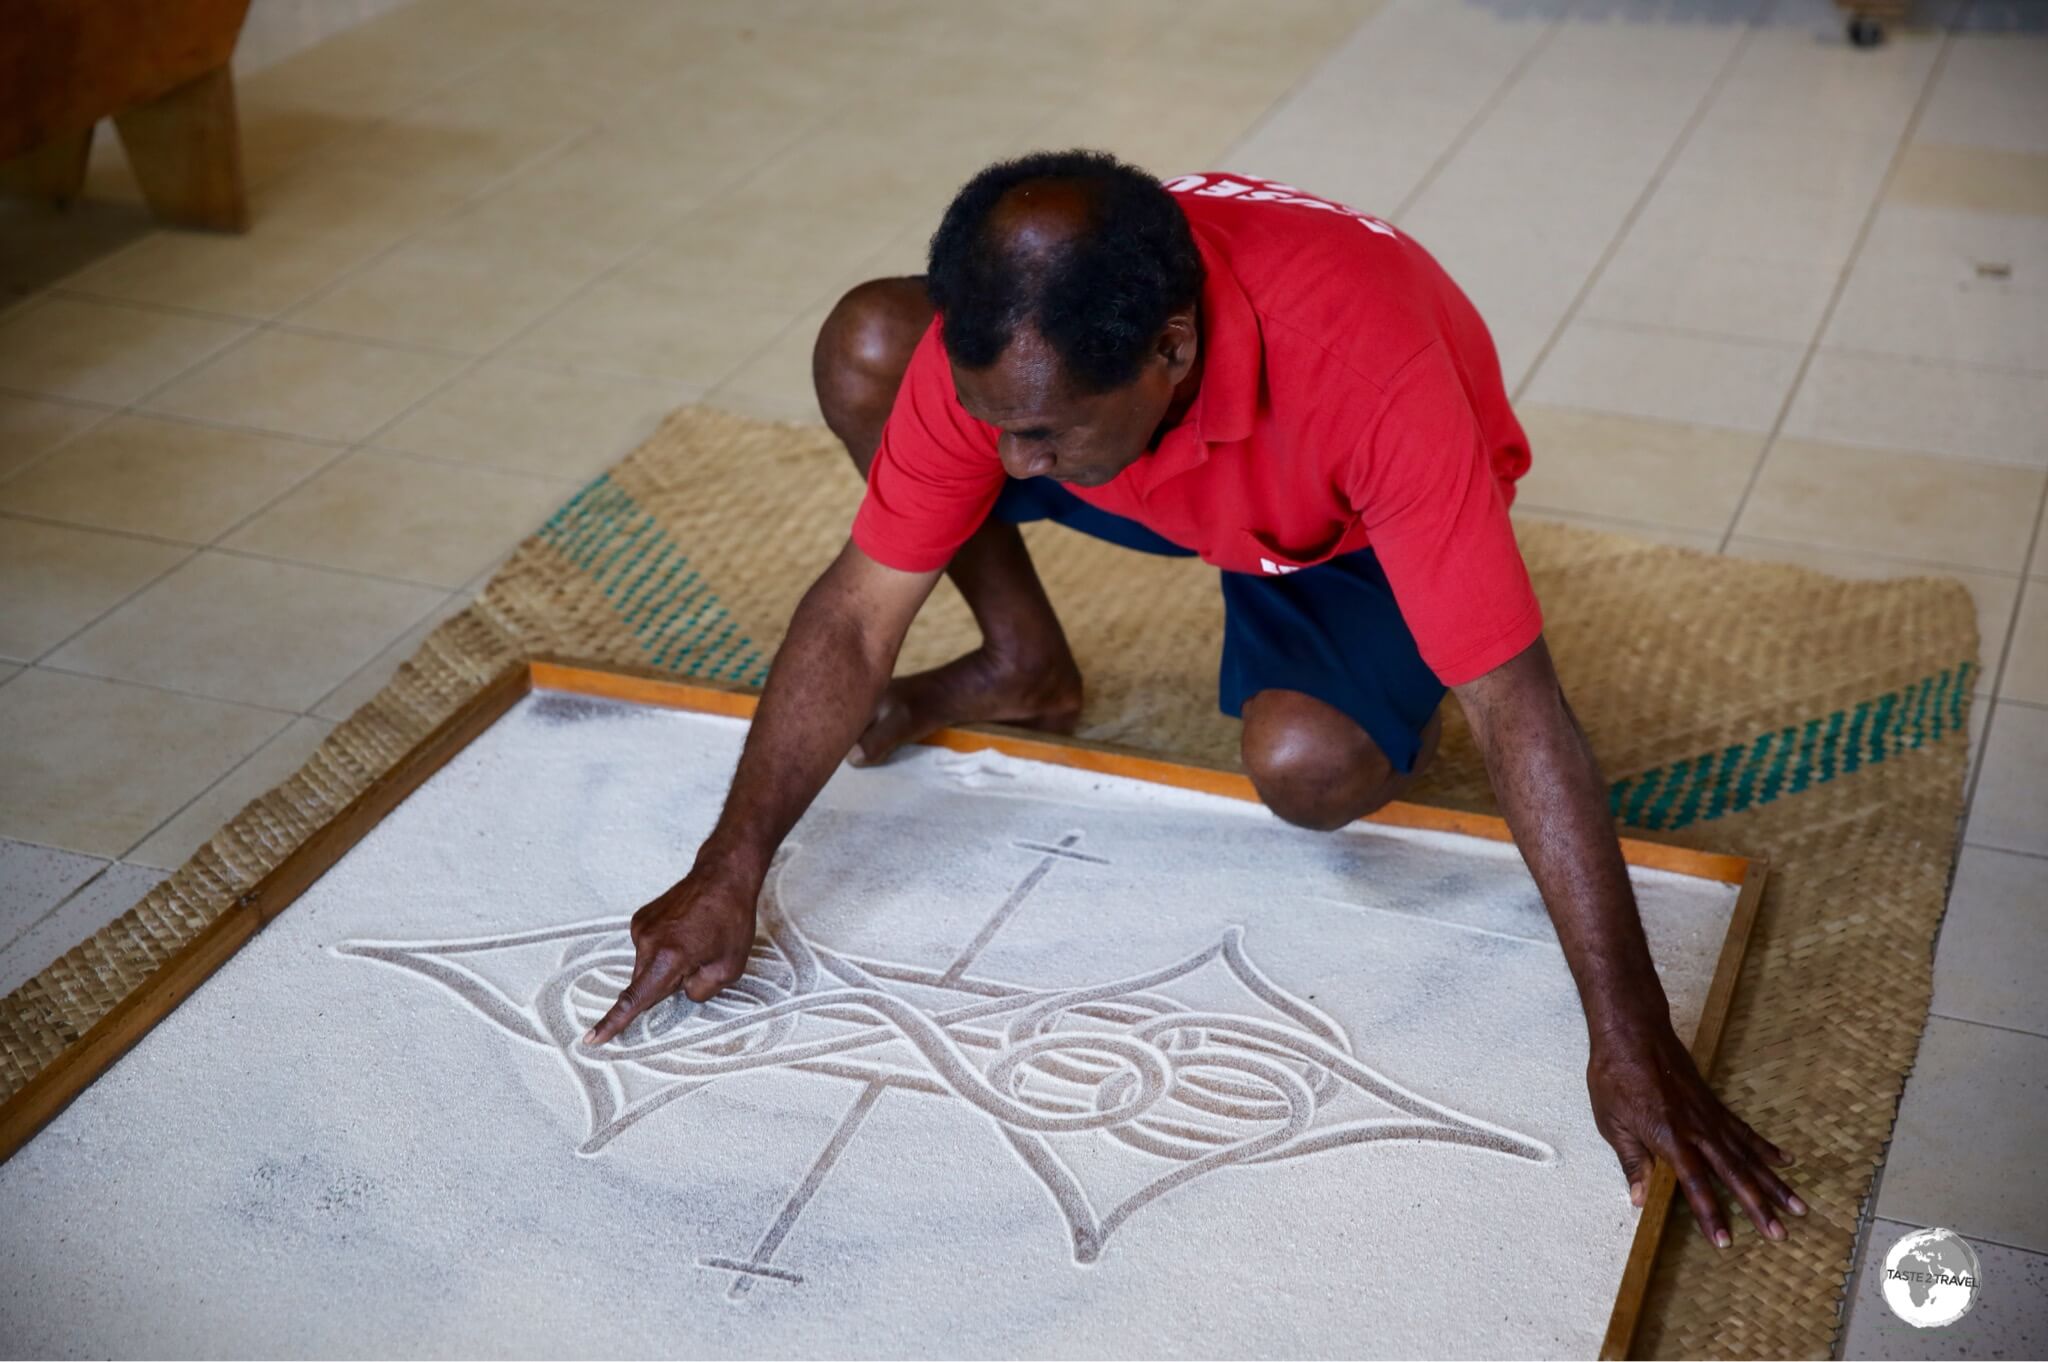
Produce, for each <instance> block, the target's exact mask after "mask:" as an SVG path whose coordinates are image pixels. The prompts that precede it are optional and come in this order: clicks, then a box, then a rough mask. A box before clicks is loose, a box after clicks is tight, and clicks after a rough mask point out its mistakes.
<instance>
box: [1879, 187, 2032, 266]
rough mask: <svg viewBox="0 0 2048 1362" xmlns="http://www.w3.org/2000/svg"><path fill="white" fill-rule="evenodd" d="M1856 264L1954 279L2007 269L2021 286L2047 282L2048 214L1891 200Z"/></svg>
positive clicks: (1884, 205)
mask: <svg viewBox="0 0 2048 1362" xmlns="http://www.w3.org/2000/svg"><path fill="white" fill-rule="evenodd" d="M1856 267H1857V269H1858V270H1859V271H1861V270H1865V269H1868V270H1872V271H1876V272H1879V273H1882V274H1885V275H1889V276H1891V277H1893V278H1900V277H1907V276H1910V277H1913V278H1924V279H1938V280H1942V281H1944V282H1950V283H1953V282H1957V281H1962V280H1971V279H1977V278H1981V277H1984V276H1983V274H1982V273H1981V272H1982V271H1985V270H1989V271H1990V272H1991V273H1992V274H1993V275H1996V274H1999V273H2000V272H2001V271H2003V272H2004V274H2005V276H2006V277H2008V278H2010V279H2011V280H2012V281H2013V282H2014V283H2016V284H2019V285H2021V286H2022V287H2029V288H2039V287H2041V286H2042V285H2043V284H2044V283H2048V217H2036V216H2033V215H2031V214H2024V213H1983V212H1974V211H1972V210H1969V209H1963V208H1937V207H1930V206H1928V205H1925V204H1918V203H1904V202H1900V201H1899V200H1896V199H1893V200H1889V201H1887V202H1885V203H1884V204H1882V205H1880V206H1879V208H1878V210H1877V217H1876V219H1875V220H1873V221H1872V223H1871V224H1870V235H1869V237H1868V238H1866V239H1865V240H1864V243H1863V249H1862V250H1860V251H1858V252H1857V255H1856Z"/></svg>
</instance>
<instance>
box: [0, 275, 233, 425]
mask: <svg viewBox="0 0 2048 1362" xmlns="http://www.w3.org/2000/svg"><path fill="white" fill-rule="evenodd" d="M244 329H245V328H243V327H241V326H238V325H236V324H234V323H232V322H219V321H209V320H206V319H204V318H199V317H185V316H178V315H174V314H172V313H168V312H146V311H143V310H142V309H140V308H132V307H122V306H120V305H118V304H114V303H98V302H90V301H88V300H86V299H83V298H46V299H44V300H42V301H41V302H38V303H34V304H31V305H30V306H28V307H26V308H23V309H22V310H21V311H19V312H15V313H11V314H9V315H8V316H7V317H6V318H5V319H4V320H0V385H5V386H7V387H12V388H23V389H27V390H28V391H30V392H36V393H47V394H49V395H50V396H52V397H76V398H83V399H84V400H86V401H88V402H112V403H125V402H132V401H134V400H135V399H136V398H139V397H141V396H142V395H143V394H144V393H146V392H148V391H149V390H150V389H152V388H154V387H156V386H157V385H158V384H160V383H163V382H164V381H166V380H167V379H171V378H174V377H176V376H177V375H178V374H181V373H183V372H184V371H185V370H187V369H189V368H191V367H192V366H193V365H195V364H197V363H199V362H200V361H201V360H203V359H205V358H206V357H207V356H209V355H211V354H213V353H214V351H216V350H219V349H220V348H221V347H222V346H224V345H226V344H228V343H229V342H230V341H232V340H234V339H235V338H236V337H238V336H241V335H242V334H243V333H244Z"/></svg>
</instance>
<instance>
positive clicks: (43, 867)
mask: <svg viewBox="0 0 2048 1362" xmlns="http://www.w3.org/2000/svg"><path fill="white" fill-rule="evenodd" d="M106 865H107V863H106V862H105V861H103V860H100V859H99V858H98V857H96V856H80V855H77V854H76V853H74V852H69V851H59V850H57V849H56V848H55V847H44V846H37V845H36V844H35V843H33V842H16V841H11V840H9V839H7V838H4V837H0V951H4V950H5V949H6V948H7V946H8V945H9V944H10V943H11V942H13V941H14V939H15V938H16V937H18V936H20V935H21V934H22V933H23V932H25V931H27V930H28V929H29V927H30V926H32V925H33V924H34V923H35V921H36V919H37V918H40V917H41V916H42V915H43V914H45V913H47V912H49V911H50V910H51V909H52V908H55V907H56V906H57V905H58V904H60V903H62V902H63V901H64V900H65V899H67V898H70V897H71V893H72V891H73V890H75V889H77V888H78V886H79V885H81V884H84V883H85V882H86V881H87V880H89V879H91V878H92V877H93V876H95V875H97V874H99V873H100V871H102V870H104V869H105V868H106Z"/></svg>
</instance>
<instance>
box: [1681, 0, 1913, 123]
mask: <svg viewBox="0 0 2048 1362" xmlns="http://www.w3.org/2000/svg"><path fill="white" fill-rule="evenodd" d="M1924 8H1925V7H1923V12H1924ZM1826 11H1827V6H1825V5H1802V6H1798V7H1793V8H1791V9H1790V12H1789V13H1788V11H1787V8H1786V7H1781V8H1780V9H1779V10H1778V11H1777V14H1776V16H1775V17H1779V18H1784V19H1790V20H1791V21H1792V22H1791V23H1789V24H1784V25H1781V26H1778V27H1775V28H1763V29H1760V30H1755V31H1753V36H1752V39H1751V41H1749V42H1748V43H1746V44H1745V45H1744V47H1743V49H1742V54H1741V56H1739V57H1738V58H1737V59H1736V61H1735V64H1734V66H1733V68H1732V69H1731V70H1730V71H1729V72H1728V75H1727V77H1726V79H1725V80H1724V81H1723V83H1722V85H1721V89H1720V91H1719V92H1718V93H1717V94H1716V96H1715V100H1714V104H1715V107H1716V109H1721V108H1729V109H1733V110H1738V111H1740V112H1741V113H1742V114H1743V115H1745V116H1746V117H1748V118H1750V119H1752V120H1755V121H1766V120H1770V119H1780V120H1783V121H1784V122H1786V123H1788V124H1790V123H1797V124H1801V125H1807V124H1816V123H1818V124H1822V125H1825V126H1831V127H1836V128H1841V129H1843V130H1844V131H1848V132H1856V131H1861V130H1867V129H1869V128H1870V127H1871V126H1872V125H1873V124H1881V125H1882V126H1886V127H1890V128H1902V127H1903V126H1904V123H1905V120H1906V118H1907V116H1908V115H1909V114H1910V113H1911V112H1912V108H1913V105H1914V103H1915V102H1916V101H1917V100H1918V99H1919V97H1920V93H1921V90H1922V89H1923V87H1925V85H1926V83H1927V73H1928V70H1929V68H1930V67H1932V66H1933V64H1934V60H1935V57H1936V56H1937V54H1938V53H1939V50H1940V46H1941V45H1940V42H1939V41H1938V39H1937V40H1923V39H1922V38H1921V37H1920V36H1918V35H1912V34H1909V35H1907V37H1906V39H1905V41H1901V42H1890V43H1886V44H1884V45H1883V46H1881V47H1875V48H1865V47H1852V46H1850V45H1849V44H1848V43H1845V42H1842V41H1840V40H1839V38H1838V36H1837V33H1838V32H1839V29H1838V25H1839V22H1840V21H1839V19H1838V18H1837V16H1835V15H1833V14H1829V13H1827V12H1826ZM1813 17H1818V18H1819V20H1820V23H1819V24H1818V25H1815V24H1813V23H1810V22H1804V21H1805V20H1808V19H1810V18H1813ZM1831 29H1833V30H1837V32H1829V31H1828V30H1831ZM1817 31H1818V33H1819V35H1820V41H1816V40H1815V35H1816V32H1817Z"/></svg>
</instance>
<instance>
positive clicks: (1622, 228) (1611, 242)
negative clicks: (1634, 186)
mask: <svg viewBox="0 0 2048 1362" xmlns="http://www.w3.org/2000/svg"><path fill="white" fill-rule="evenodd" d="M1776 3H1777V0H1762V3H1761V4H1760V5H1758V6H1757V7H1756V8H1755V9H1753V10H1751V12H1750V17H1749V19H1748V20H1747V22H1746V23H1745V24H1744V26H1743V31H1742V35H1741V36H1740V37H1738V38H1737V39H1736V40H1735V43H1734V45H1733V46H1732V47H1731V48H1729V50H1728V55H1727V56H1726V57H1725V58H1723V59H1722V62H1721V69H1720V70H1718V71H1716V72H1715V73H1714V78H1713V79H1712V80H1711V81H1709V82H1708V83H1707V88H1706V90H1705V92H1704V93H1702V94H1701V95H1700V97H1699V100H1698V102H1696V103H1695V104H1694V105H1693V110H1692V113H1691V115H1690V116H1688V117H1687V118H1686V120H1685V126H1684V127H1682V128H1680V129H1679V130H1678V135H1677V136H1676V137H1675V138H1673V139H1672V142H1671V146H1670V147H1669V148H1668V149H1666V151H1665V153H1664V157H1663V159H1662V160H1661V161H1659V162H1658V163H1657V168H1656V169H1655V170H1653V171H1651V172H1650V179H1649V183H1647V184H1646V185H1644V186H1643V190H1642V192H1641V193H1640V194H1638V195H1637V196H1636V201H1635V202H1634V203H1632V204H1630V205H1629V209H1628V212H1626V213H1625V214H1623V215H1622V219H1621V223H1620V224H1619V225H1618V226H1617V227H1616V228H1615V229H1614V235H1613V236H1611V237H1610V238H1608V241H1607V245H1606V246H1605V247H1604V248H1603V249H1602V250H1601V252H1600V258H1599V259H1598V260H1596V261H1594V262H1593V268H1592V270H1591V271H1590V272H1589V273H1588V274H1587V275H1586V277H1585V279H1584V280H1583V281H1582V282H1581V283H1580V284H1579V289H1578V292H1577V293H1575V294H1573V295H1572V300H1571V302H1570V303H1568V304H1566V305H1565V310H1564V316H1563V317H1562V318H1561V319H1559V321H1558V323H1557V325H1556V326H1555V327H1553V328H1552V329H1551V332H1550V335H1549V336H1548V337H1547V338H1546V339H1545V340H1544V342H1543V344H1542V346H1541V347H1539V348H1538V349H1537V351H1536V355H1535V358H1533V359H1532V360H1530V361H1529V367H1528V368H1526V369H1524V370H1523V371H1522V378H1521V381H1520V382H1519V383H1517V384H1516V385H1515V391H1514V393H1513V395H1512V397H1511V398H1510V402H1511V404H1519V403H1521V402H1523V401H1525V400H1527V398H1528V395H1529V387H1530V385H1531V384H1532V383H1534V382H1535V381H1536V375H1537V374H1539V373H1541V372H1542V370H1543V366H1544V364H1545V363H1546V362H1547V361H1548V360H1549V358H1550V354H1551V352H1552V351H1553V350H1555V349H1556V348H1557V343H1558V341H1559V340H1561V339H1563V337H1564V333H1565V332H1566V331H1567V330H1569V329H1570V328H1571V325H1572V323H1573V322H1574V321H1576V320H1577V319H1578V316H1579V312H1580V309H1582V308H1583V307H1584V306H1585V305H1586V299H1587V298H1589V297H1591V296H1592V293H1593V289H1594V288H1595V286H1597V285H1598V284H1599V282H1600V276H1601V275H1602V274H1604V273H1606V270H1607V267H1608V265H1610V264H1611V263H1613V260H1614V257H1615V256H1616V255H1617V254H1619V253H1620V251H1621V246H1622V243H1623V242H1625V241H1627V240H1628V236H1629V233H1630V232H1632V231H1634V230H1635V225H1636V223H1637V222H1638V221H1639V220H1641V218H1642V215H1643V210H1644V209H1645V208H1647V207H1648V206H1649V204H1650V200H1651V199H1653V198H1655V197H1656V195H1657V191H1658V190H1659V189H1661V188H1662V187H1663V185H1664V182H1665V180H1666V179H1667V178H1668V177H1669V176H1670V174H1671V172H1672V169H1673V168H1674V167H1675V166H1677V164H1678V161H1679V158H1680V157H1681V156H1683V155H1684V154H1685V149H1686V147H1687V146H1688V145H1690V144H1691V142H1692V138H1693V134H1694V133H1696V132H1698V131H1699V128H1700V125H1701V124H1702V123H1704V122H1705V121H1706V118H1707V113H1708V111H1709V110H1711V109H1712V108H1713V107H1714V104H1715V102H1716V101H1717V100H1719V99H1720V97H1721V92H1722V90H1724V89H1725V88H1726V87H1727V85H1728V81H1729V79H1730V77H1732V76H1733V75H1734V73H1735V68H1736V66H1737V65H1738V64H1740V62H1741V61H1742V57H1743V54H1744V53H1746V52H1747V51H1748V50H1749V45H1750V43H1751V42H1752V41H1753V40H1754V39H1755V37H1756V34H1757V29H1758V26H1759V24H1760V23H1762V22H1763V21H1765V20H1767V19H1768V18H1769V17H1770V15H1771V12H1772V11H1773V10H1774V9H1775V7H1776ZM1757 462H1758V465H1759V466H1761V465H1762V463H1763V460H1762V458H1761V457H1759V459H1758V460H1757ZM1729 524H1730V525H1731V526H1732V525H1733V524H1734V521H1733V518H1732V517H1731V519H1730V521H1729ZM1724 540H1725V536H1724Z"/></svg>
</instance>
